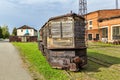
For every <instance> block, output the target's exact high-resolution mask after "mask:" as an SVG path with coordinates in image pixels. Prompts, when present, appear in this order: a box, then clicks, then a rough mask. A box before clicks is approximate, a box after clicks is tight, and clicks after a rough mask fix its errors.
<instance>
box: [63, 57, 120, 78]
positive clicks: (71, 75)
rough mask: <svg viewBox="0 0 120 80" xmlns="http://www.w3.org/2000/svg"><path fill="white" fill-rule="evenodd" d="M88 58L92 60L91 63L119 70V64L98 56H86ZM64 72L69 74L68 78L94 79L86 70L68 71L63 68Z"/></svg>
mask: <svg viewBox="0 0 120 80" xmlns="http://www.w3.org/2000/svg"><path fill="white" fill-rule="evenodd" d="M88 60H89V61H91V62H93V63H96V64H98V65H101V66H104V67H110V68H112V69H114V70H119V71H120V66H116V65H113V64H112V63H109V62H106V61H103V60H100V59H98V58H95V57H91V56H88ZM111 66H112V67H111ZM65 72H66V74H67V75H68V76H69V78H70V80H96V79H95V78H94V77H93V76H91V75H90V74H89V73H88V72H86V71H79V72H70V71H67V70H65ZM80 74H84V75H85V78H82V77H83V76H80Z"/></svg>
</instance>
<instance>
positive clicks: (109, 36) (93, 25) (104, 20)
mask: <svg viewBox="0 0 120 80" xmlns="http://www.w3.org/2000/svg"><path fill="white" fill-rule="evenodd" d="M86 20H87V22H88V24H87V27H86V28H87V30H86V33H87V39H88V40H89V41H93V40H98V41H104V42H113V41H116V40H120V9H109V10H98V11H95V12H91V13H88V14H87V15H86Z"/></svg>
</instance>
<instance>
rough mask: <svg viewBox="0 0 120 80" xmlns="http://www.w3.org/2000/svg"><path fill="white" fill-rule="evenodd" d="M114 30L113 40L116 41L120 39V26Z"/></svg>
mask: <svg viewBox="0 0 120 80" xmlns="http://www.w3.org/2000/svg"><path fill="white" fill-rule="evenodd" d="M112 30H113V34H112V36H113V39H114V40H118V39H120V26H117V27H113V28H112Z"/></svg>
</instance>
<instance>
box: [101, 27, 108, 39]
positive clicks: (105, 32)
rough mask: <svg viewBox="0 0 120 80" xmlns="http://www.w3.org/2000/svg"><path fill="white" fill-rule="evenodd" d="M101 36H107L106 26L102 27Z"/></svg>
mask: <svg viewBox="0 0 120 80" xmlns="http://www.w3.org/2000/svg"><path fill="white" fill-rule="evenodd" d="M102 38H108V28H102Z"/></svg>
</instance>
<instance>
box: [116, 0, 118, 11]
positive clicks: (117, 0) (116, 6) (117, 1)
mask: <svg viewBox="0 0 120 80" xmlns="http://www.w3.org/2000/svg"><path fill="white" fill-rule="evenodd" d="M116 9H118V0H116Z"/></svg>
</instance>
